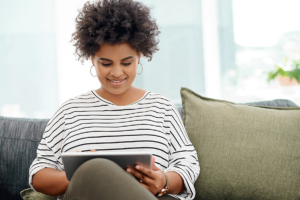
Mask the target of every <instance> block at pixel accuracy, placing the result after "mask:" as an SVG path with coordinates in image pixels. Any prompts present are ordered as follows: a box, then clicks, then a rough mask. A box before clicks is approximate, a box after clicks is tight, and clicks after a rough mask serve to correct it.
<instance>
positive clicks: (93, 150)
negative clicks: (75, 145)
mask: <svg viewBox="0 0 300 200" xmlns="http://www.w3.org/2000/svg"><path fill="white" fill-rule="evenodd" d="M76 152H81V151H79V150H78V151H76ZM90 152H97V151H96V150H95V149H91V150H90Z"/></svg>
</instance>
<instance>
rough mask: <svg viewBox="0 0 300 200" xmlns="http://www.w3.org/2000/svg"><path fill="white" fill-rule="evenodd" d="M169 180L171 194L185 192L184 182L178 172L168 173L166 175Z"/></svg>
mask: <svg viewBox="0 0 300 200" xmlns="http://www.w3.org/2000/svg"><path fill="white" fill-rule="evenodd" d="M165 174H166V175H167V177H168V179H169V190H168V192H167V193H169V194H178V193H180V192H182V191H183V190H185V187H184V183H183V180H182V178H181V176H180V175H179V174H177V173H176V172H166V173H165Z"/></svg>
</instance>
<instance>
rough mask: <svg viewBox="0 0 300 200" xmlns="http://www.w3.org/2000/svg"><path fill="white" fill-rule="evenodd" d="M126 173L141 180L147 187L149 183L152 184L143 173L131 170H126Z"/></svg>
mask: <svg viewBox="0 0 300 200" xmlns="http://www.w3.org/2000/svg"><path fill="white" fill-rule="evenodd" d="M126 171H127V172H129V173H130V174H132V175H133V176H134V177H136V178H137V179H139V180H142V181H143V183H145V184H146V185H149V184H151V182H153V180H152V179H151V178H149V177H148V176H146V175H145V174H143V173H140V172H139V171H137V170H134V169H132V168H127V170H126Z"/></svg>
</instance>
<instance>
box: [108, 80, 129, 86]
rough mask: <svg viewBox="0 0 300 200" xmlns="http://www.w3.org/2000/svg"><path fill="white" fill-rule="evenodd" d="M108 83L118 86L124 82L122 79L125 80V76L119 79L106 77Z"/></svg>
mask: <svg viewBox="0 0 300 200" xmlns="http://www.w3.org/2000/svg"><path fill="white" fill-rule="evenodd" d="M107 80H108V81H109V82H110V84H112V85H113V86H120V85H122V84H123V83H124V81H125V80H126V78H124V79H121V80H113V79H107Z"/></svg>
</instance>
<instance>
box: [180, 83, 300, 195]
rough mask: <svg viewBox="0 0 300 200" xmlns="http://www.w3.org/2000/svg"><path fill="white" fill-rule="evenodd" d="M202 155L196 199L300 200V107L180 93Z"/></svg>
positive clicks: (186, 119) (186, 91)
mask: <svg viewBox="0 0 300 200" xmlns="http://www.w3.org/2000/svg"><path fill="white" fill-rule="evenodd" d="M181 97H182V105H183V122H184V125H185V128H186V131H187V133H188V135H189V137H190V140H191V141H192V143H193V145H194V147H195V148H196V150H197V153H198V159H199V163H200V168H201V172H200V176H199V178H198V180H197V181H196V183H195V188H196V190H197V194H196V199H206V200H208V199H290V200H292V199H299V198H300V192H299V188H300V173H299V172H300V165H299V163H300V145H299V144H300V108H299V107H290V108H272V107H264V106H250V105H241V104H235V103H232V102H228V101H222V100H216V99H210V98H205V97H202V96H200V95H198V94H196V93H194V92H193V91H191V90H189V89H187V88H182V89H181Z"/></svg>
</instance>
